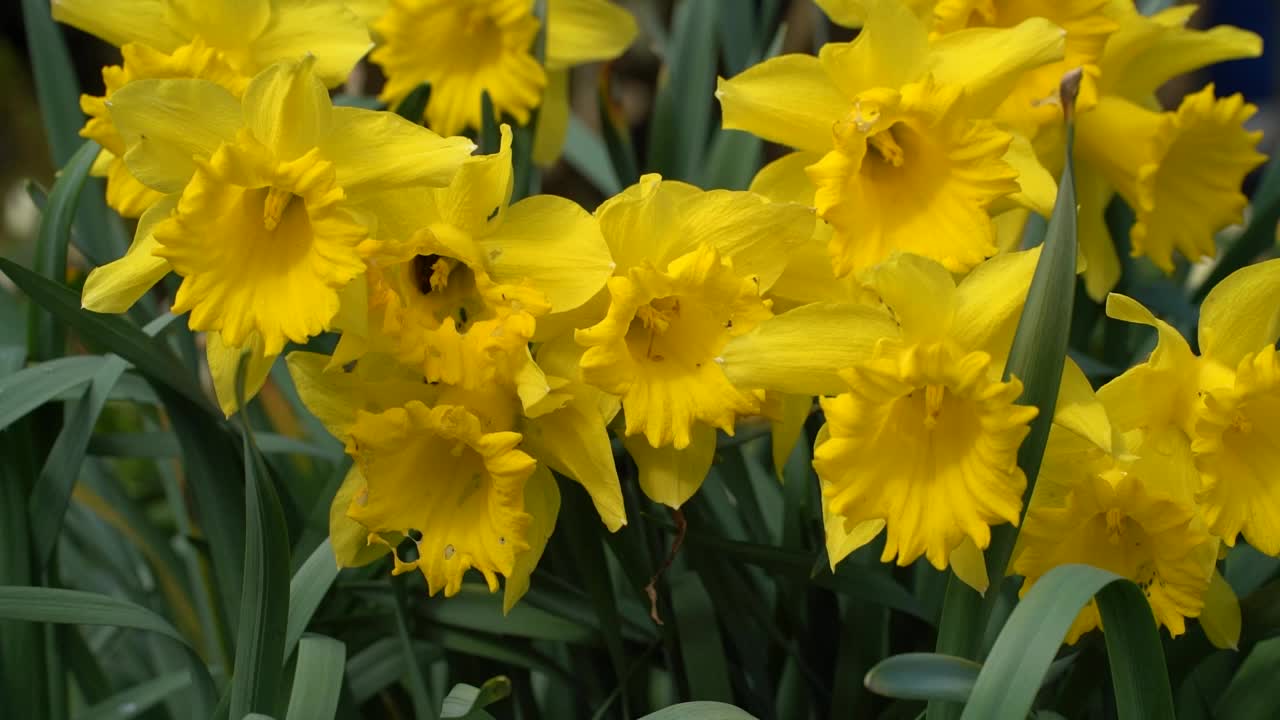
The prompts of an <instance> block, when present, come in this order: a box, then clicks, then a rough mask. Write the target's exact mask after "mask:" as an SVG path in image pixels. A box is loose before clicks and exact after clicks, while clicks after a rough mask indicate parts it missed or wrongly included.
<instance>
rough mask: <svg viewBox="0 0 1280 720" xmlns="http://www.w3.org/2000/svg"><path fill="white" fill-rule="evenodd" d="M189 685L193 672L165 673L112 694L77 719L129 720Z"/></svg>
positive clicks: (77, 716) (76, 718)
mask: <svg viewBox="0 0 1280 720" xmlns="http://www.w3.org/2000/svg"><path fill="white" fill-rule="evenodd" d="M190 685H191V673H190V672H189V671H187V670H179V671H177V672H171V673H165V674H164V675H161V676H160V677H158V678H153V679H151V680H148V681H146V682H143V683H139V684H137V685H134V686H133V687H131V688H129V689H127V690H122V691H121V692H118V693H116V694H115V695H112V696H111V697H109V698H107V699H106V700H103V701H102V702H100V703H97V704H95V705H94V706H93V707H91V708H88V709H86V710H85V711H84V712H82V713H80V714H79V715H76V717H75V720H128V719H129V718H132V717H136V716H137V715H139V714H141V713H144V712H146V711H147V710H149V709H151V708H152V707H154V706H155V705H158V704H159V703H160V702H162V701H163V700H164V699H165V698H167V697H169V696H170V695H172V694H174V693H175V692H178V691H179V690H183V689H185V688H187V687H189V686H190Z"/></svg>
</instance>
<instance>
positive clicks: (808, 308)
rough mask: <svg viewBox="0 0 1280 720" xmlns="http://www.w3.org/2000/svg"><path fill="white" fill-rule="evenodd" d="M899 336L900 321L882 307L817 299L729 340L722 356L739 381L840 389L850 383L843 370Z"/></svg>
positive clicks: (807, 391)
mask: <svg viewBox="0 0 1280 720" xmlns="http://www.w3.org/2000/svg"><path fill="white" fill-rule="evenodd" d="M897 336H898V327H897V324H896V323H894V321H893V318H892V317H890V316H889V315H888V314H887V313H886V312H884V311H883V310H881V309H878V308H873V307H869V306H865V305H854V304H850V303H814V304H812V305H804V306H802V307H798V308H796V309H795V310H791V311H789V312H785V313H783V314H781V315H778V316H777V317H774V318H771V319H769V320H766V321H765V322H763V323H761V324H760V325H759V326H757V327H756V329H755V330H752V331H751V332H749V333H747V334H745V335H742V336H740V337H736V338H734V339H732V340H730V341H729V344H728V345H726V346H725V348H724V351H723V352H722V353H721V355H720V356H721V357H722V358H723V359H724V362H723V364H722V367H723V368H724V372H725V375H726V376H727V377H728V378H729V380H730V381H731V382H733V383H734V384H735V385H737V386H739V387H749V388H765V389H768V390H777V391H779V392H785V393H793V394H796V395H810V396H812V395H836V394H839V393H841V392H844V391H845V390H846V389H847V388H848V385H847V384H846V383H845V381H844V380H843V379H841V377H840V374H839V373H840V371H841V370H844V369H846V368H850V367H853V366H854V365H856V364H858V363H861V362H865V361H866V360H867V359H869V358H870V357H871V354H872V350H873V349H874V348H875V344H876V341H878V340H879V339H880V338H896V337H897ZM817 338H821V340H820V341H815V339H817Z"/></svg>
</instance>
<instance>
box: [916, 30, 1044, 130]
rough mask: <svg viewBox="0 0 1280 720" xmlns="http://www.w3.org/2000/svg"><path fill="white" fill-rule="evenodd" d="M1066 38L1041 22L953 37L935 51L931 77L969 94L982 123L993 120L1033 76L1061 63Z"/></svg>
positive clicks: (965, 32) (938, 43)
mask: <svg viewBox="0 0 1280 720" xmlns="http://www.w3.org/2000/svg"><path fill="white" fill-rule="evenodd" d="M1066 37H1067V33H1066V31H1065V30H1063V29H1062V28H1060V27H1058V26H1057V25H1054V24H1053V23H1051V22H1049V21H1048V20H1046V19H1044V18H1042V17H1037V18H1030V19H1027V20H1024V21H1023V22H1021V23H1019V24H1018V25H1016V26H1015V27H1013V28H972V29H968V30H960V31H958V32H953V33H948V34H946V35H943V36H942V37H941V38H938V39H937V41H935V42H934V43H932V45H931V46H930V48H929V49H930V53H929V59H930V61H931V63H930V66H929V71H930V72H932V73H933V76H934V78H935V79H936V80H937V81H938V82H940V83H943V84H947V85H959V86H960V87H963V88H964V89H965V95H964V99H963V100H962V102H963V103H964V104H965V106H966V107H967V108H968V109H969V112H970V113H971V114H972V115H974V116H977V117H982V116H986V115H990V114H991V113H992V112H993V111H994V110H995V108H996V106H998V105H999V104H1000V103H1001V101H1003V100H1004V99H1005V98H1007V97H1008V96H1009V94H1010V93H1011V92H1012V91H1013V88H1014V86H1015V85H1017V83H1018V81H1019V80H1020V79H1021V78H1022V77H1023V75H1024V73H1026V72H1027V71H1028V70H1031V69H1034V68H1037V67H1040V66H1041V65H1045V64H1047V63H1051V62H1055V61H1058V60H1061V59H1062V56H1063V53H1064V51H1065V50H1066Z"/></svg>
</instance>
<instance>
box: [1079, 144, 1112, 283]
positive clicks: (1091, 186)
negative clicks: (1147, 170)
mask: <svg viewBox="0 0 1280 720" xmlns="http://www.w3.org/2000/svg"><path fill="white" fill-rule="evenodd" d="M1077 167H1078V172H1077V173H1076V200H1077V204H1078V205H1079V207H1080V210H1079V213H1078V222H1079V228H1078V232H1079V240H1080V255H1081V257H1082V258H1084V262H1085V269H1084V288H1085V292H1086V293H1088V295H1089V297H1090V299H1092V300H1093V301H1094V302H1102V301H1103V300H1104V299H1105V298H1106V297H1107V293H1109V292H1111V291H1112V290H1114V289H1115V287H1116V284H1117V283H1119V282H1120V256H1119V255H1117V254H1116V246H1115V242H1114V241H1113V240H1112V239H1111V230H1110V229H1109V228H1108V227H1107V219H1106V212H1107V205H1108V204H1109V203H1110V202H1111V198H1112V196H1113V195H1115V189H1113V188H1112V187H1111V185H1109V184H1108V183H1107V181H1106V179H1105V178H1104V177H1103V176H1102V173H1100V172H1098V171H1097V170H1095V169H1094V168H1091V167H1089V166H1088V165H1087V164H1084V163H1081V164H1080V165H1078V166H1077Z"/></svg>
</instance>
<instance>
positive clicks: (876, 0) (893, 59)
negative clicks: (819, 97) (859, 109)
mask: <svg viewBox="0 0 1280 720" xmlns="http://www.w3.org/2000/svg"><path fill="white" fill-rule="evenodd" d="M865 5H866V6H867V15H866V17H867V21H866V25H865V26H864V27H863V28H862V31H861V32H859V33H858V37H857V38H855V39H854V41H853V42H849V43H828V44H826V45H824V46H823V47H822V49H821V50H820V51H819V52H818V57H819V58H820V59H821V61H822V66H823V67H824V68H825V69H826V71H827V74H828V75H829V76H830V77H831V80H832V82H834V83H835V84H836V85H837V86H838V87H839V88H840V89H841V90H842V91H843V93H844V95H845V96H846V97H850V98H852V97H854V96H855V95H857V94H859V93H862V92H865V91H867V90H870V89H872V88H877V87H879V88H892V89H898V88H900V87H902V86H903V85H906V84H907V83H912V82H916V81H918V80H920V79H921V76H922V75H923V74H924V73H925V72H927V71H928V69H929V64H928V61H929V57H930V50H929V32H928V28H927V27H925V24H924V21H923V20H921V19H920V18H919V17H918V16H917V15H916V14H915V13H914V12H912V11H911V9H910V8H909V7H907V5H906V4H905V3H903V2H902V1H901V0H866V2H865ZM966 59H967V60H968V61H970V62H972V61H973V58H966ZM848 110H849V108H846V109H845V112H848ZM843 114H844V113H841V116H843Z"/></svg>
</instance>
